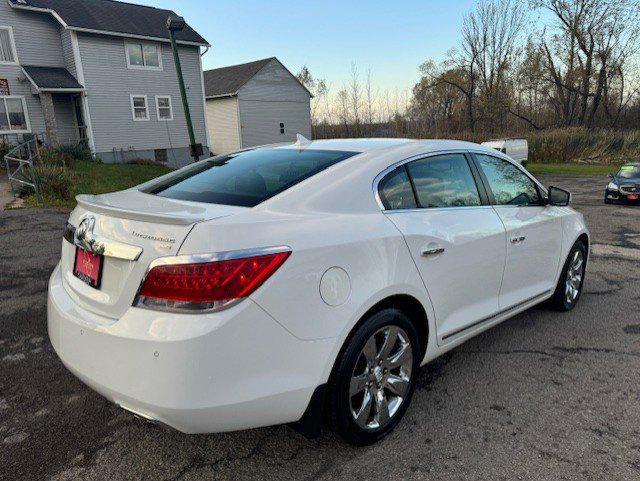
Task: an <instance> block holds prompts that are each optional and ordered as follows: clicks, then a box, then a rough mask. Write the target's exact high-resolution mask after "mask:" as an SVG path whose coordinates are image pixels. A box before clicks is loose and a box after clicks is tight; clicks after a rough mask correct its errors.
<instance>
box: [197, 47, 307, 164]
mask: <svg viewBox="0 0 640 481" xmlns="http://www.w3.org/2000/svg"><path fill="white" fill-rule="evenodd" d="M204 83H205V96H206V117H207V125H208V126H209V138H210V139H211V142H212V143H211V144H210V145H211V150H212V151H213V152H214V153H215V154H224V153H227V152H231V151H234V150H238V149H243V148H247V147H253V146H256V145H263V144H272V143H276V142H287V141H293V140H295V139H296V134H298V133H300V134H302V135H304V136H305V137H307V138H311V112H310V102H311V97H312V95H311V92H309V91H308V90H307V89H306V88H305V87H304V86H303V85H302V84H301V83H300V82H299V81H298V79H297V78H296V77H295V76H294V75H293V74H292V73H291V72H290V71H289V70H287V68H286V67H285V66H284V65H282V63H280V61H279V60H278V59H277V58H275V57H271V58H266V59H263V60H257V61H255V62H250V63H245V64H241V65H234V66H231V67H224V68H218V69H214V70H208V71H206V72H205V73H204Z"/></svg>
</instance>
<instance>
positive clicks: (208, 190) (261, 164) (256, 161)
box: [148, 149, 357, 207]
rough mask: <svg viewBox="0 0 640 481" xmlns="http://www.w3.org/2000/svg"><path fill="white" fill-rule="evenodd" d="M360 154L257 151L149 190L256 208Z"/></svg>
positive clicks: (215, 160) (201, 167) (223, 159)
mask: <svg viewBox="0 0 640 481" xmlns="http://www.w3.org/2000/svg"><path fill="white" fill-rule="evenodd" d="M356 154H357V152H341V151H334V150H297V149H256V150H250V151H247V152H240V153H237V154H230V155H226V156H221V157H215V158H213V159H210V160H206V161H203V162H202V163H201V165H198V166H196V167H194V168H193V169H189V170H188V171H186V172H183V173H182V174H177V175H176V176H174V177H172V178H170V179H167V180H166V181H164V182H163V183H161V184H159V185H156V186H154V187H152V188H151V190H150V191H148V192H149V193H151V194H156V195H159V196H161V197H167V198H170V199H180V200H190V201H195V202H206V203H209V204H223V205H235V206H240V207H254V206H256V205H258V204H260V203H261V202H264V201H265V200H267V199H269V198H271V197H273V196H274V195H276V194H279V193H280V192H283V191H285V190H287V189H288V188H290V187H292V186H294V185H296V184H298V183H299V182H302V181H303V180H305V179H308V178H309V177H311V176H313V175H315V174H317V173H318V172H321V171H323V170H324V169H326V168H327V167H330V166H332V165H334V164H336V163H338V162H340V161H342V160H345V159H347V158H349V157H351V156H353V155H356Z"/></svg>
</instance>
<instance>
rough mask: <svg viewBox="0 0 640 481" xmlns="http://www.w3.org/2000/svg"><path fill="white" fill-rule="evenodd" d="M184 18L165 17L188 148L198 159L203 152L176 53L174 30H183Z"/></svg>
mask: <svg viewBox="0 0 640 481" xmlns="http://www.w3.org/2000/svg"><path fill="white" fill-rule="evenodd" d="M186 24H187V22H185V20H184V18H182V17H178V16H177V15H171V16H169V18H167V28H168V29H169V37H170V38H171V49H172V50H173V61H174V63H175V64H176V73H177V74H178V84H179V86H180V95H181V96H182V107H183V108H184V116H185V117H186V119H187V130H188V131H189V142H190V145H189V150H190V152H191V157H193V161H194V162H197V161H198V160H200V156H201V155H202V154H203V151H202V144H196V137H195V135H194V133H193V123H192V122H191V112H190V111H189V102H188V100H187V91H186V90H185V87H184V77H183V76H182V67H181V65H180V56H179V55H178V45H177V44H176V32H180V31H182V30H184V27H185V25H186Z"/></svg>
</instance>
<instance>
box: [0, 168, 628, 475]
mask: <svg viewBox="0 0 640 481" xmlns="http://www.w3.org/2000/svg"><path fill="white" fill-rule="evenodd" d="M541 180H543V181H544V182H545V183H546V184H554V185H558V186H562V187H566V188H569V189H570V190H571V191H572V192H573V193H574V197H573V199H574V203H573V205H574V207H576V208H577V209H578V210H580V211H581V212H583V213H584V214H585V216H586V219H587V222H588V224H589V227H590V229H591V232H592V236H593V239H592V241H593V243H594V244H595V245H596V246H600V247H598V248H596V249H594V252H595V253H594V255H593V257H592V258H591V262H590V264H589V269H588V274H587V279H586V284H585V292H584V294H583V296H582V299H581V301H580V304H579V305H578V307H577V308H576V309H575V310H573V311H572V312H570V313H568V314H559V313H556V312H551V311H548V310H546V309H544V308H534V309H532V310H529V311H527V312H525V313H522V314H520V315H518V316H516V317H515V318H513V319H511V320H509V321H506V322H505V323H503V324H502V325H500V326H498V327H496V328H494V329H491V330H489V331H487V332H485V333H483V334H482V335H480V336H478V337H476V338H475V339H473V340H471V341H469V342H467V343H466V344H464V345H462V346H460V347H458V348H457V349H455V350H453V351H452V352H450V353H448V354H447V355H445V356H443V357H441V358H440V359H438V360H436V361H435V362H433V363H431V364H429V365H427V366H425V367H424V368H422V369H421V372H420V376H419V379H418V388H417V391H416V394H415V396H414V399H413V403H412V406H411V408H410V409H409V411H408V412H407V415H406V416H405V419H404V420H403V422H402V423H401V424H400V425H399V426H398V428H397V429H396V430H395V431H394V432H393V433H392V434H391V435H390V436H389V437H388V438H387V439H385V440H384V441H383V442H381V443H379V444H377V445H375V446H371V447H367V448H352V447H349V446H347V445H345V444H343V443H341V442H340V441H339V440H337V439H336V438H335V437H334V436H332V435H331V434H329V433H324V434H323V435H322V437H320V438H319V439H315V440H308V439H305V438H304V437H302V436H301V435H299V434H297V433H296V432H294V431H292V430H291V429H290V428H288V427H286V426H275V427H268V428H263V429H255V430H251V431H243V432H237V433H226V434H213V435H207V436H204V435H198V436H188V435H183V434H180V433H177V432H172V431H167V430H164V429H162V428H159V427H155V426H151V425H148V424H145V423H143V422H142V421H139V420H137V419H135V418H134V417H133V416H132V415H130V414H128V413H126V412H124V411H122V410H120V409H119V408H117V407H116V406H114V405H111V404H110V403H108V402H107V401H105V400H104V399H102V398H101V397H100V396H99V395H97V394H95V393H94V392H92V391H91V390H89V389H88V388H86V387H85V386H84V385H83V384H81V383H80V382H79V381H78V380H76V379H75V378H74V377H73V376H72V375H71V374H70V373H69V372H67V370H66V369H65V368H64V367H63V366H62V364H61V363H60V361H59V360H58V359H57V357H56V355H55V353H54V352H53V350H52V348H51V345H50V343H49V340H48V338H47V330H46V288H47V279H48V277H49V274H50V272H51V271H52V270H53V267H54V265H55V263H56V262H57V259H58V254H59V249H60V242H61V240H60V239H61V236H62V229H63V226H64V223H65V220H66V218H67V213H65V212H59V211H53V210H49V211H43V210H18V211H15V210H14V211H7V212H1V213H0V479H2V480H11V481H16V480H30V481H31V480H58V481H62V480H75V479H83V480H104V479H109V480H133V479H135V480H138V479H145V480H146V479H149V480H184V481H187V480H196V479H234V480H235V479H267V478H268V479H282V478H286V479H325V480H326V479H355V478H357V479H371V480H374V479H376V480H377V479H380V480H388V479H434V480H436V479H447V480H450V479H478V480H480V479H491V480H513V479H525V480H529V479H536V480H537V479H553V480H556V479H557V480H560V479H562V480H568V479H581V480H582V479H594V480H602V479H607V480H618V479H620V480H637V479H640V265H639V262H638V260H639V259H640V257H638V254H639V253H640V207H637V208H633V207H623V206H605V205H604V204H603V199H602V197H603V196H602V189H603V187H604V185H605V184H606V182H607V179H606V178H604V177H601V178H600V177H595V178H575V177H545V176H541ZM612 246H613V247H612Z"/></svg>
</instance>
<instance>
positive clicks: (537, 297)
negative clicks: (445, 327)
mask: <svg viewBox="0 0 640 481" xmlns="http://www.w3.org/2000/svg"><path fill="white" fill-rule="evenodd" d="M550 292H552V291H551V289H549V290H547V291H544V292H543V293H541V294H538V295H537V296H533V297H530V298H528V299H525V300H524V301H521V302H518V303H517V304H514V305H513V306H511V307H508V308H507V309H503V310H501V311H499V312H497V313H495V314H492V315H490V316H488V317H485V318H483V319H480V320H479V321H476V322H474V323H473V324H470V325H468V326H465V327H463V328H462V329H458V330H457V331H454V332H452V333H450V334H447V335H446V336H442V340H443V341H446V340H447V339H449V338H450V337H453V336H457V335H458V334H462V333H463V332H464V331H468V330H469V329H473V328H474V327H478V326H479V325H480V324H484V323H485V322H489V321H492V320H494V319H496V318H498V317H500V316H503V315H504V314H507V313H509V312H510V311H515V310H517V309H519V308H520V307H522V306H524V305H526V304H529V303H530V302H533V301H535V300H537V299H540V300H542V299H543V298H544V297H546V296H547V295H548V294H549V293H550Z"/></svg>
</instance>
